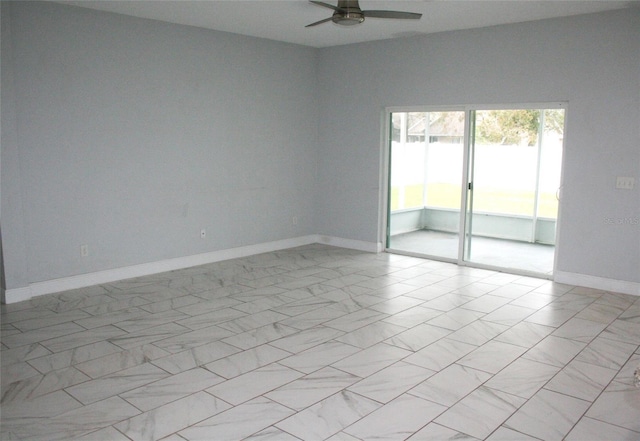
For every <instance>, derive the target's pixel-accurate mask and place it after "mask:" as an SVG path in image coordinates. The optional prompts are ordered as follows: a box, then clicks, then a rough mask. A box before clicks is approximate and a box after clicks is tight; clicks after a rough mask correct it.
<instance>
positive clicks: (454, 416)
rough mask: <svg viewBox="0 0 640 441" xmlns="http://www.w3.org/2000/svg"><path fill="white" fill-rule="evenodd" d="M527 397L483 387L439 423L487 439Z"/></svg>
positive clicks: (459, 403)
mask: <svg viewBox="0 0 640 441" xmlns="http://www.w3.org/2000/svg"><path fill="white" fill-rule="evenodd" d="M524 402H525V400H524V399H523V398H519V397H516V396H514V395H510V394H506V393H504V392H500V391H496V390H493V389H490V388H488V387H480V388H478V389H476V390H475V391H473V392H472V393H471V394H469V395H468V396H467V397H465V398H463V399H462V400H461V401H459V402H458V403H456V404H454V405H453V406H451V407H450V408H449V409H448V410H447V411H445V412H444V413H443V414H442V415H440V416H439V417H438V418H436V420H435V422H436V423H438V424H441V425H443V426H446V427H449V428H450V429H454V430H457V431H459V432H462V433H466V434H468V435H471V436H474V437H476V438H479V439H484V438H486V437H487V436H489V435H490V434H491V433H492V432H493V431H494V430H496V429H497V428H498V427H499V426H500V425H501V424H502V423H503V422H504V421H505V420H506V419H507V418H509V417H510V416H511V415H512V414H513V413H514V412H515V411H516V410H517V409H518V408H519V407H520V406H522V404H523V403H524Z"/></svg>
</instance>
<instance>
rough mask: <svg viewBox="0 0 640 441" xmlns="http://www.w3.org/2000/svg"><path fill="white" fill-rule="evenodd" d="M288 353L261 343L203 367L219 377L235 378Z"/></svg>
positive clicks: (280, 358) (286, 355)
mask: <svg viewBox="0 0 640 441" xmlns="http://www.w3.org/2000/svg"><path fill="white" fill-rule="evenodd" d="M290 355H291V353H290V352H287V351H283V350H281V349H278V348H274V347H273V346H269V345H262V346H258V347H255V348H252V349H248V350H246V351H242V352H238V353H236V354H233V355H229V356H226V357H224V358H221V359H220V360H217V361H214V362H212V363H209V364H207V365H205V367H206V368H207V369H208V370H210V371H211V372H213V373H216V374H218V375H220V376H221V377H224V378H235V377H237V376H239V375H242V374H246V373H247V372H251V371H252V370H254V369H257V368H260V367H263V366H267V365H269V364H271V363H273V362H275V361H279V360H282V359H283V358H286V357H289V356H290Z"/></svg>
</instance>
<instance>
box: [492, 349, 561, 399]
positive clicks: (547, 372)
mask: <svg viewBox="0 0 640 441" xmlns="http://www.w3.org/2000/svg"><path fill="white" fill-rule="evenodd" d="M559 370H560V368H559V367H557V366H553V365H550V364H545V363H539V362H537V361H532V360H527V359H524V358H520V359H518V360H515V361H514V362H513V363H511V364H510V365H509V366H507V367H506V368H504V369H503V370H502V371H500V372H498V374H497V375H494V376H493V377H491V379H490V380H488V381H487V382H486V383H485V386H487V387H490V388H492V389H495V390H500V391H502V392H506V393H509V394H512V395H516V396H518V397H522V398H531V397H532V396H533V395H534V394H536V393H537V392H538V391H539V390H540V389H541V388H542V387H543V386H544V385H545V384H547V382H548V381H549V380H550V379H551V378H552V377H553V376H554V375H555V374H556V373H558V371H559Z"/></svg>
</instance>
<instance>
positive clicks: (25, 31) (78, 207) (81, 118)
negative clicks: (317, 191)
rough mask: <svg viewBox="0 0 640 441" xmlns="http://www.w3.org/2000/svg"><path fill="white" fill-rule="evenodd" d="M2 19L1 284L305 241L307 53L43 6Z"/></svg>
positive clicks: (11, 10) (310, 94)
mask: <svg viewBox="0 0 640 441" xmlns="http://www.w3.org/2000/svg"><path fill="white" fill-rule="evenodd" d="M8 17H10V19H11V20H10V23H8V24H9V26H10V29H9V26H8V27H7V29H4V26H3V32H4V31H7V32H5V33H4V34H3V38H2V43H3V49H7V50H6V51H5V50H3V52H2V68H3V71H2V75H3V76H2V80H3V83H2V91H3V97H2V98H3V100H2V117H3V126H4V123H5V122H6V123H7V127H9V126H10V125H11V124H12V123H13V124H14V127H15V130H14V131H13V133H11V131H10V130H8V131H7V136H6V137H5V133H4V131H3V138H2V215H3V218H2V233H3V246H4V247H3V248H4V258H5V264H6V265H5V266H6V270H7V271H6V278H7V288H16V287H20V286H25V285H26V284H27V283H31V282H38V281H45V280H51V279H55V278H60V277H66V276H71V275H77V274H84V273H90V272H93V271H99V270H105V269H112V268H118V267H124V266H128V265H132V264H138V263H146V262H154V261H158V260H162V259H167V258H174V257H181V256H188V255H193V254H198V253H204V252H209V251H215V250H224V249H229V248H233V247H238V246H245V245H252V244H258V243H264V242H269V241H276V240H280V239H286V238H292V237H299V236H304V235H308V234H312V233H315V231H316V230H317V227H316V226H315V224H314V222H315V220H314V216H313V213H314V201H313V200H312V198H310V197H309V195H310V194H311V193H312V192H313V186H314V184H315V181H316V166H317V156H316V155H317V151H316V145H317V144H316V142H317V126H316V120H317V106H316V102H315V100H316V84H317V77H316V57H317V51H315V50H314V49H311V48H306V47H302V46H297V45H289V44H283V43H276V42H272V41H268V40H261V39H256V38H249V37H243V36H238V35H233V34H228V33H222V32H213V31H209V30H204V29H198V28H194V27H186V26H179V25H172V24H167V23H161V22H157V21H152V20H143V19H137V18H133V17H126V16H122V15H116V14H111V13H103V12H97V11H92V10H88V9H83V8H76V7H70V6H63V5H58V4H52V3H48V4H47V3H34V2H20V3H10V4H9V3H7V2H2V18H3V24H4V22H6V21H7V18H8ZM9 31H10V32H9ZM5 92H6V96H5ZM12 95H13V96H15V107H14V105H13V103H12V102H11V101H10V99H11V98H12ZM5 98H7V100H6V101H5ZM5 112H6V116H5ZM293 216H296V217H297V218H298V223H297V225H292V217H293ZM201 228H206V230H207V238H206V239H204V240H203V239H201V238H200V229H201ZM81 244H88V245H89V252H90V255H89V257H85V258H81V256H80V245H81Z"/></svg>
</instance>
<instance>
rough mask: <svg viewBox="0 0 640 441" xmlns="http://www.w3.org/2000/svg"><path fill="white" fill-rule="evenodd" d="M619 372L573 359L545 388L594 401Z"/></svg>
mask: <svg viewBox="0 0 640 441" xmlns="http://www.w3.org/2000/svg"><path fill="white" fill-rule="evenodd" d="M617 372H618V371H617V370H614V369H609V368H606V367H602V366H597V365H594V364H589V363H584V362H581V361H577V360H573V361H571V362H570V363H569V364H568V365H566V366H565V367H564V368H563V369H562V370H561V371H560V372H558V374H556V376H555V377H553V378H552V379H551V381H549V383H547V385H546V386H545V389H548V390H552V391H554V392H559V393H561V394H565V395H570V396H572V397H575V398H581V399H583V400H586V401H593V400H595V399H596V398H597V397H598V395H600V393H601V392H602V391H603V390H604V388H605V387H606V386H607V385H608V384H609V382H610V381H611V380H612V379H613V377H614V376H615V375H616V373H617Z"/></svg>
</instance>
